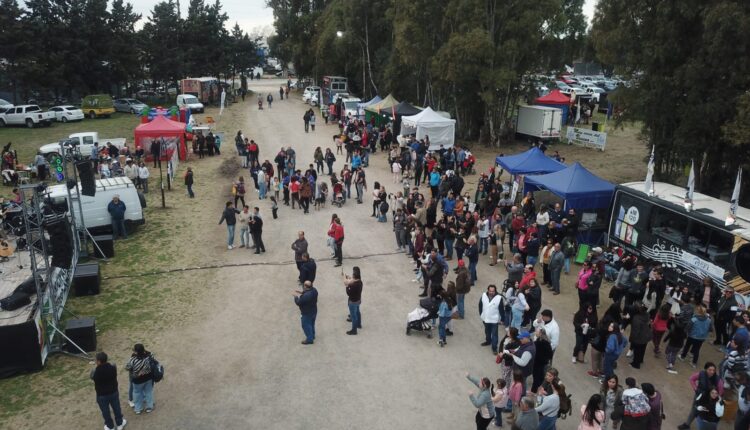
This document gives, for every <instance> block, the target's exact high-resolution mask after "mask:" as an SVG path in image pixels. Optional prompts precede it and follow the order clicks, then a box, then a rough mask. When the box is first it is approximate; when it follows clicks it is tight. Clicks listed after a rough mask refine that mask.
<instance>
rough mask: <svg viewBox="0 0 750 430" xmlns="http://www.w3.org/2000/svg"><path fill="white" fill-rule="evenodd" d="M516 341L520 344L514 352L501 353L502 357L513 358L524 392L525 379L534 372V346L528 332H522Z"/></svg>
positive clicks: (526, 384)
mask: <svg viewBox="0 0 750 430" xmlns="http://www.w3.org/2000/svg"><path fill="white" fill-rule="evenodd" d="M518 340H519V341H520V342H521V345H520V346H519V347H518V348H516V350H515V351H512V352H511V351H503V355H509V356H511V357H512V358H513V362H514V363H515V366H516V368H517V369H518V370H520V371H521V376H522V377H523V387H524V388H523V391H524V392H526V387H527V386H528V381H527V379H528V377H529V376H531V374H532V373H533V370H534V356H535V355H536V345H534V342H532V341H531V333H529V332H528V330H522V331H521V332H520V333H519V334H518Z"/></svg>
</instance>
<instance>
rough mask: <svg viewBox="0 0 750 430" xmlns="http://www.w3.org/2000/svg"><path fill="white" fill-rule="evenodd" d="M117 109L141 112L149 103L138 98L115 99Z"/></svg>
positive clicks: (119, 110)
mask: <svg viewBox="0 0 750 430" xmlns="http://www.w3.org/2000/svg"><path fill="white" fill-rule="evenodd" d="M114 105H115V110H116V111H117V112H127V113H141V111H143V109H145V108H147V107H148V105H146V103H143V102H142V101H140V100H136V99H115V101H114Z"/></svg>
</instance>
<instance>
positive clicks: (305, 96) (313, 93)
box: [302, 86, 320, 103]
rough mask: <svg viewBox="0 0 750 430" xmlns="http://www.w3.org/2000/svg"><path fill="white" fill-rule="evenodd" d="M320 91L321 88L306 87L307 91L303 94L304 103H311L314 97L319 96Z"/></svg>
mask: <svg viewBox="0 0 750 430" xmlns="http://www.w3.org/2000/svg"><path fill="white" fill-rule="evenodd" d="M319 91H320V87H316V86H312V87H305V91H304V92H302V101H303V102H305V103H310V100H311V99H312V98H313V96H317V95H318V92H319Z"/></svg>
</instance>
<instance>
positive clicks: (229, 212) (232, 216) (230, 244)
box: [219, 202, 258, 253]
mask: <svg viewBox="0 0 750 430" xmlns="http://www.w3.org/2000/svg"><path fill="white" fill-rule="evenodd" d="M255 209H258V208H255ZM238 213H240V211H238V210H237V209H235V208H233V207H232V202H227V203H226V204H225V205H224V212H222V213H221V219H220V220H219V224H221V223H223V222H224V221H226V222H227V249H233V248H234V227H235V226H236V225H237V214H238ZM252 228H253V227H252V225H251V226H250V233H251V234H252ZM255 244H256V246H257V244H258V243H257V242H255ZM256 250H257V248H256ZM256 253H257V252H256Z"/></svg>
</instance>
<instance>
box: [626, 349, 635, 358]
mask: <svg viewBox="0 0 750 430" xmlns="http://www.w3.org/2000/svg"><path fill="white" fill-rule="evenodd" d="M625 356H626V357H632V356H633V350H632V349H631V350H629V351H628V353H627V354H625Z"/></svg>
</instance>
